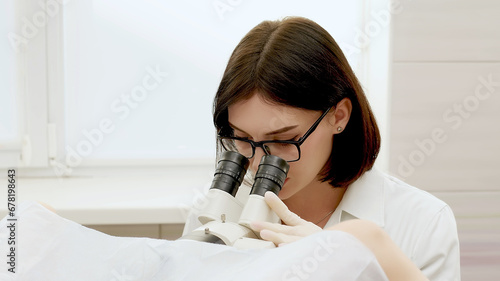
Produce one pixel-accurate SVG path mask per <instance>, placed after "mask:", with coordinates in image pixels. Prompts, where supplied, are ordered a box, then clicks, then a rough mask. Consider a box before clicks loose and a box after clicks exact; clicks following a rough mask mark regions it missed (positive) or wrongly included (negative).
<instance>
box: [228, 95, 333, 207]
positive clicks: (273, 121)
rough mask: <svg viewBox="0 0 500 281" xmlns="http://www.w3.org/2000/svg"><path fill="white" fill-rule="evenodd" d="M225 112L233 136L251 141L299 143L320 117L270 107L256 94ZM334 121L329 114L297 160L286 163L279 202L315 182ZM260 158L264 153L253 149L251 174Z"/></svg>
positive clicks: (326, 154)
mask: <svg viewBox="0 0 500 281" xmlns="http://www.w3.org/2000/svg"><path fill="white" fill-rule="evenodd" d="M228 112H229V124H230V125H231V127H232V128H233V130H234V135H235V136H237V137H243V138H248V139H250V140H253V141H264V140H290V139H293V140H298V139H299V138H300V137H302V136H303V135H304V134H305V133H306V132H307V130H309V128H310V127H311V126H312V125H313V124H314V122H315V121H316V120H317V119H318V118H319V117H320V116H321V114H322V112H319V111H312V110H305V109H300V108H295V107H290V106H283V105H273V104H270V103H268V102H266V101H264V100H263V99H262V98H261V97H260V95H259V94H254V95H253V96H252V97H251V98H250V99H248V100H243V101H240V102H237V103H235V104H233V105H231V106H230V107H229V109H228ZM334 119H335V116H334V113H333V112H329V113H328V114H327V115H326V116H325V118H324V119H323V120H322V121H321V123H320V124H319V126H318V127H317V128H316V130H315V131H314V132H313V133H312V134H311V135H310V136H309V137H308V138H307V139H306V141H305V142H304V143H303V144H302V145H301V146H300V150H301V157H300V160H299V161H297V162H291V163H289V164H290V171H289V172H288V176H287V180H286V181H285V184H284V185H283V188H282V190H281V191H280V193H279V197H280V198H281V199H282V200H286V199H288V198H290V197H292V196H294V195H295V194H296V193H297V192H299V191H300V190H302V189H303V188H305V187H306V186H308V185H309V184H311V183H313V182H315V181H317V180H318V174H319V173H320V171H321V170H322V168H323V167H324V166H325V164H326V163H327V161H328V159H329V157H330V154H331V152H332V142H333V135H334V132H335V130H334V125H333V124H335V120H334ZM263 155H265V153H264V151H263V150H262V149H261V148H256V150H255V155H254V157H253V158H251V159H250V168H249V169H250V170H251V171H252V172H253V173H254V174H255V172H256V171H257V168H258V166H259V162H260V159H261V158H262V156H263Z"/></svg>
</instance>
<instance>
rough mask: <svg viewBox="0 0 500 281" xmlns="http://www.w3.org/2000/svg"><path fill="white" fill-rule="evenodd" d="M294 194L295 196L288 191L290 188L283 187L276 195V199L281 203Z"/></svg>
mask: <svg viewBox="0 0 500 281" xmlns="http://www.w3.org/2000/svg"><path fill="white" fill-rule="evenodd" d="M294 194H295V192H293V191H292V190H290V186H286V185H284V186H283V188H282V189H281V191H280V192H279V193H278V197H279V199H281V201H283V200H286V199H288V198H290V197H292V196H293V195H294Z"/></svg>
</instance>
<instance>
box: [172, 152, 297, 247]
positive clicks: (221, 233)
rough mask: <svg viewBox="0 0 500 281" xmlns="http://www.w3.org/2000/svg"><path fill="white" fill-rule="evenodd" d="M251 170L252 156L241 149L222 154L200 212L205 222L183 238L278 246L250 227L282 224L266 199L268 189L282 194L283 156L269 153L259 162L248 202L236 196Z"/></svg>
mask: <svg viewBox="0 0 500 281" xmlns="http://www.w3.org/2000/svg"><path fill="white" fill-rule="evenodd" d="M247 169H248V159H247V158H246V157H244V156H242V155H240V154H239V153H237V152H230V151H226V152H224V153H223V154H222V156H221V159H220V160H219V162H218V166H217V169H216V172H215V175H214V179H213V181H212V186H211V187H210V189H209V191H208V194H207V197H208V198H209V203H208V204H207V205H206V206H205V208H204V209H203V210H202V211H201V212H200V215H199V216H198V220H199V221H200V222H201V223H202V224H203V225H202V226H200V227H198V228H197V229H195V230H193V231H192V232H190V233H188V234H186V235H184V236H182V237H181V238H180V239H191V240H197V241H204V242H209V243H216V244H223V245H228V246H233V247H235V248H238V249H258V248H274V247H275V245H274V243H272V242H270V241H265V240H261V239H260V237H259V234H258V233H255V232H254V231H253V230H252V229H251V228H250V223H251V222H252V221H267V222H273V223H279V222H280V218H279V217H278V216H277V215H276V213H274V211H272V210H271V209H270V208H269V206H268V205H267V203H266V202H265V201H264V194H265V192H267V191H271V192H274V193H275V194H278V192H279V191H280V190H281V187H282V186H283V183H284V181H285V179H286V175H287V173H288V169H289V165H288V163H287V162H286V161H284V160H283V159H281V158H279V157H276V156H272V155H265V156H263V157H262V160H261V162H260V164H259V169H258V170H257V173H256V175H255V180H254V184H253V186H252V189H251V191H250V195H249V196H248V200H247V202H246V203H245V204H243V203H241V202H240V201H239V200H237V199H236V198H235V195H236V193H237V191H238V188H239V186H240V185H241V182H242V181H243V178H244V176H245V174H246V170H247Z"/></svg>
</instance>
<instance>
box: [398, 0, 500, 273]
mask: <svg viewBox="0 0 500 281" xmlns="http://www.w3.org/2000/svg"><path fill="white" fill-rule="evenodd" d="M400 2H401V6H402V10H401V12H400V13H399V14H397V15H395V16H394V21H393V30H392V31H393V44H392V48H393V59H392V83H391V88H392V91H391V96H392V98H391V101H392V105H391V137H390V140H389V141H390V143H391V147H390V161H389V162H390V164H389V165H390V172H391V173H392V174H394V175H395V176H397V177H399V178H402V179H404V180H405V181H406V182H408V183H410V184H413V185H415V186H417V187H419V188H422V189H425V190H428V191H430V192H432V193H433V194H435V195H436V196H438V197H440V198H441V199H443V200H444V201H446V202H447V203H448V204H449V205H450V206H451V207H452V209H453V210H454V213H455V216H456V217H457V223H458V230H459V238H460V242H461V261H462V280H500V266H499V264H500V123H499V122H500V2H498V1H494V0H476V1H470V0H453V1H452V0H419V1H409V0H402V1H400ZM487 81H493V82H489V83H488V82H487Z"/></svg>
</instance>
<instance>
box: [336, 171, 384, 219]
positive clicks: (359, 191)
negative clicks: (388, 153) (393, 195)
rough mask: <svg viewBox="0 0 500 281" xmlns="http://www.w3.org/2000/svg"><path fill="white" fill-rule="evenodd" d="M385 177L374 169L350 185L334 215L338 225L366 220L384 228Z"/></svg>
mask: <svg viewBox="0 0 500 281" xmlns="http://www.w3.org/2000/svg"><path fill="white" fill-rule="evenodd" d="M384 183H385V180H384V175H383V174H382V173H381V172H380V171H378V170H376V169H372V170H370V171H367V172H365V173H364V174H363V175H362V176H361V177H360V178H359V179H358V180H356V181H355V182H354V183H352V184H351V185H349V187H348V188H347V190H346V192H345V194H344V197H343V198H342V201H340V204H339V206H338V207H337V209H336V210H335V212H334V215H332V219H333V220H334V221H332V222H330V221H329V222H328V223H327V225H330V224H331V223H332V224H336V223H339V222H342V221H346V220H350V219H365V220H369V221H372V222H374V223H376V224H377V225H378V226H380V227H384V189H385V188H384Z"/></svg>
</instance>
